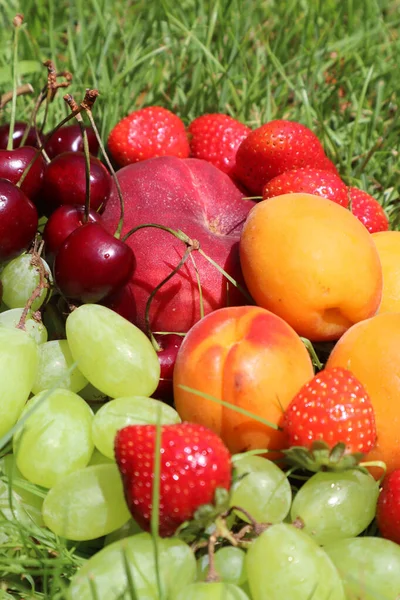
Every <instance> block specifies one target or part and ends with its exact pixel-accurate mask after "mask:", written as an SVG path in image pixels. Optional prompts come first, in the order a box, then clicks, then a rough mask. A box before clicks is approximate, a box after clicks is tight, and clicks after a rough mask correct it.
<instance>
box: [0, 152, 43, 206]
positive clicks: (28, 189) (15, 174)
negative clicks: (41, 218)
mask: <svg viewBox="0 0 400 600" xmlns="http://www.w3.org/2000/svg"><path fill="white" fill-rule="evenodd" d="M36 152H37V150H36V148H33V147H32V146H23V147H22V148H16V149H15V150H0V177H1V178H3V179H8V181H11V183H14V184H17V183H18V181H19V180H20V178H21V175H22V173H23V172H24V171H25V169H26V167H27V166H28V165H29V163H30V162H31V161H32V160H33V158H34V157H35V156H36ZM44 172H45V162H44V160H43V157H42V155H41V154H39V156H38V157H37V158H36V160H35V162H34V163H33V164H32V167H31V168H30V170H29V173H28V175H27V176H26V177H25V179H24V181H23V183H22V186H21V189H22V191H23V192H25V194H26V195H27V196H28V198H29V199H30V200H32V202H36V199H37V198H38V195H39V192H40V189H41V187H42V182H43V178H44Z"/></svg>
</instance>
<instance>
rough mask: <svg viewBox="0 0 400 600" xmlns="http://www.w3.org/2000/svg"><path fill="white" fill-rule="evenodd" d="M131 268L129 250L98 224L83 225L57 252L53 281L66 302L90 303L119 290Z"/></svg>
mask: <svg viewBox="0 0 400 600" xmlns="http://www.w3.org/2000/svg"><path fill="white" fill-rule="evenodd" d="M134 268H135V257H134V254H133V252H132V250H131V248H130V246H128V245H127V244H125V243H124V242H121V240H117V239H116V238H115V237H114V236H112V235H111V234H110V233H108V232H107V231H106V230H105V229H103V227H102V226H101V225H100V224H99V223H87V224H86V225H82V227H78V229H75V231H73V232H72V233H71V234H70V235H69V236H68V237H67V239H66V240H65V242H64V243H63V244H62V245H61V247H60V248H59V250H58V253H57V255H56V258H55V261H54V278H55V281H56V284H57V286H58V288H59V289H60V291H61V292H62V293H63V294H64V296H66V297H67V298H69V299H71V300H76V301H79V302H89V303H94V302H99V301H100V300H102V299H103V298H105V297H106V296H108V295H110V294H112V293H114V292H116V291H117V290H119V289H120V288H122V287H123V286H124V285H125V284H126V283H127V282H128V281H129V280H130V278H131V277H132V274H133V271H134Z"/></svg>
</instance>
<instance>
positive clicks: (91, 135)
mask: <svg viewBox="0 0 400 600" xmlns="http://www.w3.org/2000/svg"><path fill="white" fill-rule="evenodd" d="M86 135H87V138H88V143H89V152H90V154H93V156H97V153H98V151H99V142H98V141H97V138H96V134H95V132H94V131H93V129H92V128H91V127H86ZM45 150H46V153H47V155H48V156H49V157H50V158H55V157H56V156H58V155H59V154H63V153H64V152H83V150H84V148H83V138H82V133H81V128H80V127H79V125H64V127H61V128H60V129H58V130H57V131H56V132H55V133H53V135H52V136H51V137H50V139H49V140H48V142H47V143H46V148H45Z"/></svg>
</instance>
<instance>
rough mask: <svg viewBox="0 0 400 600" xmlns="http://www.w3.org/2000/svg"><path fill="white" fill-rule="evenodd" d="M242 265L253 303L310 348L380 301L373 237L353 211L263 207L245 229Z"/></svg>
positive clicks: (271, 203)
mask: <svg viewBox="0 0 400 600" xmlns="http://www.w3.org/2000/svg"><path fill="white" fill-rule="evenodd" d="M240 261H241V266H242V271H243V275H244V279H245V281H246V285H247V287H248V289H249V291H250V293H251V295H252V296H253V298H254V300H255V302H256V303H257V304H258V305H259V306H262V307H263V308H266V309H268V310H271V311H272V312H274V313H275V314H277V315H279V316H280V317H282V318H283V319H285V321H287V323H289V325H291V326H292V327H293V329H294V330H295V331H296V332H297V333H298V334H299V335H301V336H304V337H306V338H309V339H311V340H312V341H328V340H337V339H339V338H340V336H341V335H342V334H343V333H344V332H345V331H346V330H347V329H348V328H349V327H351V326H352V325H353V324H354V323H357V322H358V321H362V320H363V319H367V318H368V317H371V316H373V315H374V314H375V313H376V311H377V309H378V306H379V303H380V300H381V294H382V269H381V265H380V260H379V256H378V252H377V250H376V248H375V244H374V242H373V239H372V238H371V235H370V234H369V233H368V231H367V229H366V228H365V227H364V225H362V223H361V222H360V221H359V220H358V219H357V218H356V217H355V216H354V215H352V214H351V212H350V211H349V210H347V209H345V208H343V207H342V206H339V205H338V204H336V203H335V202H332V201H331V200H327V199H325V198H321V197H319V196H314V195H311V194H284V195H282V196H276V197H275V198H271V199H269V200H264V201H262V202H259V203H258V204H257V205H256V206H255V207H254V208H252V209H251V211H250V213H249V215H248V216H247V219H246V222H245V224H244V228H243V232H242V236H241V240H240Z"/></svg>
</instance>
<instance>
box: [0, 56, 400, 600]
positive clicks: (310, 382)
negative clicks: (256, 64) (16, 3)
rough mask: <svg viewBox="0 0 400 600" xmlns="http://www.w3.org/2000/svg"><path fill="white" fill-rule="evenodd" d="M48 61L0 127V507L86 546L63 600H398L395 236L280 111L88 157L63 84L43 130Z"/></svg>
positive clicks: (399, 278) (170, 117) (178, 127)
mask: <svg viewBox="0 0 400 600" xmlns="http://www.w3.org/2000/svg"><path fill="white" fill-rule="evenodd" d="M46 66H47V69H48V81H47V85H46V86H45V88H44V90H42V91H41V93H40V96H39V99H38V101H37V103H36V105H35V111H34V114H33V118H32V123H31V124H27V123H22V122H19V121H15V115H13V114H12V115H11V122H10V123H6V124H4V125H3V126H1V127H0V146H1V148H2V149H1V150H0V156H1V157H2V160H1V161H0V232H1V235H0V261H1V263H0V296H1V302H2V304H1V312H0V414H1V416H2V419H1V422H0V436H1V441H0V446H1V447H2V458H1V472H2V475H3V476H2V480H1V481H0V490H1V491H0V498H1V508H2V511H3V513H4V515H5V516H6V518H7V519H9V520H10V521H15V520H16V521H17V522H19V523H20V524H21V526H23V525H29V527H30V528H31V530H32V528H33V531H34V532H35V534H34V537H35V538H38V539H40V536H41V533H40V532H41V531H42V529H43V528H46V529H47V530H48V531H50V532H52V534H54V535H55V536H58V537H60V538H63V539H65V540H66V544H67V545H69V547H74V546H76V545H77V544H78V543H80V542H87V541H94V542H95V546H94V547H95V550H94V551H93V552H92V556H91V557H90V558H89V559H88V560H86V561H85V562H84V564H83V566H81V567H80V568H79V569H78V570H77V572H76V573H75V575H74V576H73V578H72V581H71V584H70V586H69V589H68V592H67V597H68V598H69V599H70V600H78V599H79V600H86V599H89V598H93V599H98V600H100V599H104V600H105V599H107V600H110V599H114V598H115V599H117V598H121V597H124V598H128V597H129V598H138V599H140V600H142V599H154V600H156V599H158V598H163V599H164V600H202V598H207V599H211V600H212V599H213V598H221V597H224V598H226V599H232V600H234V599H237V600H246V599H247V600H249V599H253V600H267V599H268V600H275V599H276V600H282V598H290V599H291V600H309V599H311V598H315V599H316V600H328V599H330V600H355V599H356V598H357V599H361V598H362V599H363V600H376V599H379V598H384V599H385V600H396V599H397V598H398V597H399V594H400V546H399V544H400V452H399V447H400V429H399V422H400V383H399V382H400V366H399V361H398V347H399V343H400V274H399V270H398V260H399V257H400V232H397V231H389V222H388V218H387V216H386V214H385V212H384V210H383V208H382V207H381V205H380V204H379V202H378V201H377V200H376V199H375V198H373V197H372V196H371V195H369V194H367V193H366V192H365V191H363V190H361V189H358V188H356V187H354V186H349V185H347V184H346V183H345V182H344V181H343V180H342V179H341V177H340V175H339V173H338V170H337V168H336V166H335V165H334V164H333V163H332V161H331V160H330V159H329V158H328V157H327V155H326V153H325V151H324V149H323V147H322V144H321V142H320V141H319V139H318V138H317V136H316V135H315V134H314V133H313V132H312V131H311V130H310V129H309V128H307V127H305V126H304V125H302V124H300V123H296V122H293V121H287V120H274V121H270V122H267V123H265V124H263V125H262V126H260V127H258V128H256V129H254V130H251V129H250V128H248V127H247V126H246V125H244V124H243V123H240V122H239V121H237V120H235V119H234V118H232V117H230V116H228V115H223V114H208V115H201V116H199V117H198V118H196V119H194V120H193V121H192V122H191V123H190V124H189V126H188V127H185V124H184V123H183V122H182V121H181V119H180V118H179V116H177V115H175V114H173V113H172V112H170V111H169V110H168V109H166V108H163V107H157V106H150V107H147V108H143V109H140V110H136V111H134V112H132V113H131V114H130V115H127V116H126V117H125V118H123V119H122V120H121V121H120V122H119V123H117V124H116V126H115V127H114V128H113V129H112V131H111V132H110V135H109V138H108V153H107V152H106V151H105V149H104V147H103V144H102V141H101V139H100V137H99V135H98V132H97V128H96V124H95V121H94V119H93V114H92V109H93V106H94V104H95V101H96V98H97V92H96V90H87V92H86V95H85V98H84V100H83V101H82V102H81V103H80V104H77V103H76V102H75V100H74V99H73V97H72V96H71V95H68V94H67V95H66V96H65V100H66V102H67V104H68V105H69V107H70V109H71V114H70V116H69V117H67V118H66V119H64V121H63V123H61V124H60V125H59V126H57V127H56V129H55V130H53V131H50V132H48V133H47V134H45V133H44V132H43V127H42V128H39V127H36V113H37V111H38V110H39V107H40V106H41V104H43V102H49V103H50V101H51V98H52V97H54V95H55V94H56V92H57V90H58V89H59V88H60V87H66V86H67V85H69V84H70V82H71V76H70V75H69V74H66V73H62V74H58V73H57V72H56V71H55V68H54V65H53V64H52V63H51V62H50V61H49V62H48V63H46ZM83 117H86V118H87V119H88V120H89V126H84V124H83ZM72 118H76V119H77V123H76V124H73V125H71V124H70V123H69V124H67V122H68V121H69V120H71V119H72ZM100 149H101V151H102V153H101V158H102V160H101V159H100V158H98V157H97V155H98V153H99V151H100ZM1 536H2V539H5V540H7V532H6V531H4V532H1Z"/></svg>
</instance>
